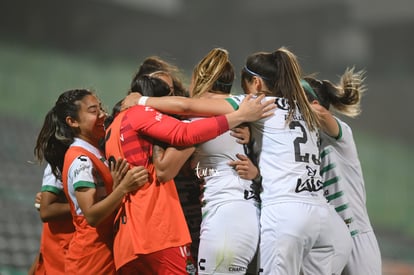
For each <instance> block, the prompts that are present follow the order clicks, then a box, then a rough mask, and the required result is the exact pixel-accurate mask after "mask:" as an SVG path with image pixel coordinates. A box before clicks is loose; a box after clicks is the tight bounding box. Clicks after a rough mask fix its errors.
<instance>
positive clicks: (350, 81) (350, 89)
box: [305, 67, 366, 117]
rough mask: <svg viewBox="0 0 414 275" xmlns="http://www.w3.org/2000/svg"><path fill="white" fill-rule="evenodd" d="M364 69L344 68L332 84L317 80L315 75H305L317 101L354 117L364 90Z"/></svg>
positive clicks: (359, 106) (359, 108) (328, 107)
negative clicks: (336, 80)
mask: <svg viewBox="0 0 414 275" xmlns="http://www.w3.org/2000/svg"><path fill="white" fill-rule="evenodd" d="M365 73H366V72H365V71H364V70H360V71H355V68H354V67H352V68H346V70H345V72H344V73H343V75H342V76H341V77H340V80H339V83H337V84H333V83H332V82H330V81H329V80H318V79H316V78H315V77H311V76H308V77H305V80H306V81H307V82H308V83H309V85H310V86H311V87H312V89H313V90H314V91H315V93H316V95H317V97H318V98H316V99H317V100H318V101H319V103H320V104H321V105H322V106H323V107H325V108H326V109H328V110H329V109H330V108H331V107H332V109H333V111H335V112H337V113H340V114H343V115H345V116H348V117H356V116H358V115H359V114H360V113H361V98H362V96H363V94H364V93H365V92H366V85H365V83H364V82H365V79H366V77H365Z"/></svg>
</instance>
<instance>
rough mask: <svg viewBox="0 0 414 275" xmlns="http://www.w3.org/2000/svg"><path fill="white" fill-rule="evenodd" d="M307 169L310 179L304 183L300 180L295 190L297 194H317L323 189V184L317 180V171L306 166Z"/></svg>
mask: <svg viewBox="0 0 414 275" xmlns="http://www.w3.org/2000/svg"><path fill="white" fill-rule="evenodd" d="M306 169H307V170H308V173H307V174H308V176H309V177H308V178H307V179H306V180H304V181H302V179H300V178H299V179H298V182H297V184H296V189H295V192H296V193H300V192H303V191H308V192H316V191H319V190H321V189H322V187H323V182H322V181H321V180H320V179H316V178H315V175H316V171H317V169H312V167H310V166H308V165H306Z"/></svg>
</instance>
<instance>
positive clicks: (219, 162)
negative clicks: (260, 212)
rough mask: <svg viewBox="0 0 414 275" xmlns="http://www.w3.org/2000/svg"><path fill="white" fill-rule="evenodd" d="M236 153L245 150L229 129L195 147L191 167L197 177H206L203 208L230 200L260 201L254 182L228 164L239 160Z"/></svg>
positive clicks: (242, 152) (241, 152)
mask: <svg viewBox="0 0 414 275" xmlns="http://www.w3.org/2000/svg"><path fill="white" fill-rule="evenodd" d="M196 119H197V118H193V119H191V120H196ZM236 154H243V155H244V154H245V152H244V149H243V145H241V144H239V143H237V142H236V138H235V137H233V136H231V135H230V131H227V132H225V133H223V134H222V135H220V136H218V137H216V138H214V139H211V140H209V141H207V142H204V143H201V144H198V145H197V146H196V150H195V152H194V153H193V155H192V157H191V167H192V169H193V171H194V173H195V176H196V177H197V178H199V179H204V187H205V188H204V191H203V198H202V205H203V207H204V206H208V205H217V204H221V203H227V202H229V201H240V200H241V201H245V200H248V201H251V203H253V204H254V203H256V202H257V199H258V198H257V196H256V194H255V192H254V190H253V185H252V181H251V180H244V179H242V178H240V177H239V175H238V174H237V171H236V170H235V169H234V168H233V167H232V166H230V165H229V162H230V161H232V160H238V158H237V156H236Z"/></svg>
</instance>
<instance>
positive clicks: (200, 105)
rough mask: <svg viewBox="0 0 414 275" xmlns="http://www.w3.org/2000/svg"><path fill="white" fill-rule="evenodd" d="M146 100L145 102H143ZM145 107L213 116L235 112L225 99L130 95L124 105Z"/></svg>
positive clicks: (191, 114)
mask: <svg viewBox="0 0 414 275" xmlns="http://www.w3.org/2000/svg"><path fill="white" fill-rule="evenodd" d="M142 98H144V99H145V100H142ZM137 104H139V105H145V106H150V107H152V108H154V109H157V110H159V111H161V112H163V113H170V114H178V115H190V116H212V115H221V114H227V113H230V112H233V111H234V109H233V107H232V106H231V105H230V104H229V103H228V102H226V101H225V100H223V99H204V98H203V99H199V98H188V97H180V96H164V97H142V96H141V94H139V93H131V94H129V95H128V96H127V97H126V98H125V99H124V101H123V103H122V108H123V109H125V108H128V107H131V106H134V105H137Z"/></svg>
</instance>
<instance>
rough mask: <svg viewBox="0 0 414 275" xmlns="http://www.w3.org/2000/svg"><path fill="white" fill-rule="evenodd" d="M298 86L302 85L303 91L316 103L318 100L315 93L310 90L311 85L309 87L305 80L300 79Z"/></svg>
mask: <svg viewBox="0 0 414 275" xmlns="http://www.w3.org/2000/svg"><path fill="white" fill-rule="evenodd" d="M300 84H301V85H302V87H303V89H304V90H305V91H306V92H308V93H309V94H311V95H312V96H313V97H314V98H315V99H316V100H317V101H319V98H318V96H317V95H316V93H315V91H314V90H313V89H312V87H311V85H309V83H308V82H307V81H306V80H305V79H301V80H300Z"/></svg>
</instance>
